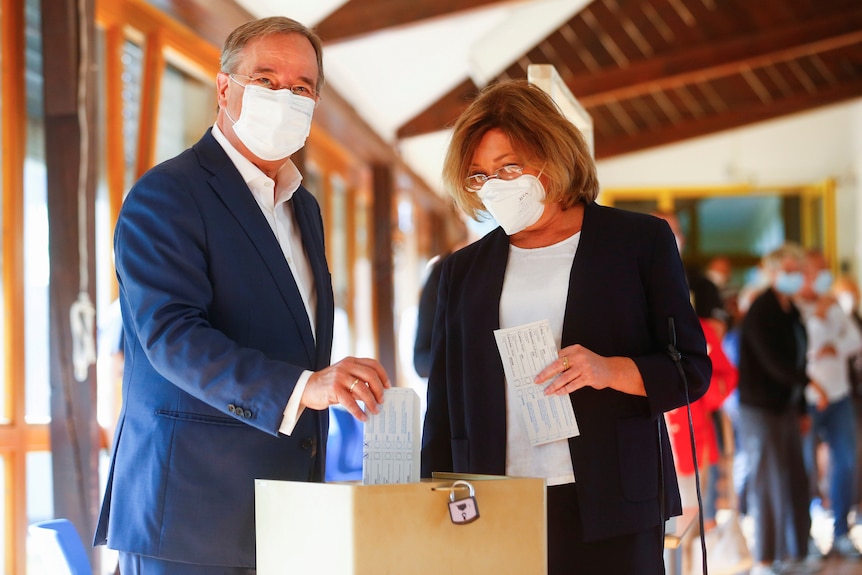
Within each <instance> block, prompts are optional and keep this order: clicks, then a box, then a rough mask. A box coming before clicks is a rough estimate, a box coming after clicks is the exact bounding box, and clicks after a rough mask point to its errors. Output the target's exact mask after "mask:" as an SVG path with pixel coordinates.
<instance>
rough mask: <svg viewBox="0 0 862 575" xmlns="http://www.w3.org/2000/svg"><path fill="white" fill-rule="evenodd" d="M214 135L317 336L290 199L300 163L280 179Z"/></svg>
mask: <svg viewBox="0 0 862 575" xmlns="http://www.w3.org/2000/svg"><path fill="white" fill-rule="evenodd" d="M212 135H213V137H214V138H215V140H216V142H218V143H219V145H221V147H222V148H223V149H224V151H225V153H226V154H227V155H228V158H230V160H231V162H232V163H233V165H234V166H236V169H237V170H238V171H239V173H240V175H241V176H242V179H243V180H244V181H245V183H246V185H248V188H249V190H251V193H252V195H253V196H254V199H255V201H257V205H258V207H260V211H261V213H262V214H263V216H264V217H265V218H266V221H267V222H268V223H269V227H270V229H271V230H272V233H273V235H275V239H276V241H278V245H279V246H280V247H281V251H282V253H283V254H284V259H285V260H286V261H287V265H288V266H289V267H290V272H291V273H292V274H293V278H294V280H296V285H297V287H298V288H299V293H300V295H301V296H302V303H303V304H304V305H305V311H306V313H307V314H308V321H309V323H310V324H311V333H312V335H314V336H315V337H316V333H315V331H316V330H315V319H316V314H315V310H316V309H317V291H316V289H315V286H314V275H313V274H312V271H311V264H310V263H309V262H308V255H307V254H306V252H305V249H304V248H303V246H302V235H301V234H300V231H299V226H298V225H297V224H296V218H295V216H294V213H293V205H292V204H290V203H288V202H289V201H290V199H291V198H292V197H293V194H294V193H295V192H296V190H297V189H299V184H300V183H301V182H302V174H300V173H299V170H298V169H297V167H296V165H294V163H293V162H291V161H290V159H287V160H286V161H285V162H284V164H282V166H281V167H280V168H279V169H278V173H277V174H276V178H277V179H276V181H273V180H272V178H270V177H268V176H267V175H266V174H264V173H263V172H262V171H261V169H260V168H258V167H257V166H255V165H254V164H252V163H251V161H249V160H248V158H246V157H245V156H243V155H242V154H240V153H239V151H238V150H237V149H236V148H234V147H233V145H232V144H231V143H230V141H228V139H227V138H226V137H225V135H224V134H223V133H222V131H221V130H220V129H219V127H218V125H214V126H213V128H212ZM311 375H312V372H311V371H308V370H306V371H303V372H302V375H301V376H300V377H299V380H298V381H297V382H296V387H294V389H293V393H292V394H291V396H290V400H289V401H288V402H287V406H286V407H285V409H284V419H283V420H282V422H281V426H280V427H279V429H278V430H279V431H280V432H281V433H283V434H285V435H290V434H291V433H292V432H293V428H294V427H295V426H296V422H297V420H298V419H299V416H300V415H301V413H302V410H301V409H300V408H301V405H300V403H301V400H302V393H303V392H304V391H305V386H306V384H307V383H308V379H309V378H310V377H311Z"/></svg>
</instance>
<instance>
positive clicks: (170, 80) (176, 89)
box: [156, 64, 216, 163]
mask: <svg viewBox="0 0 862 575" xmlns="http://www.w3.org/2000/svg"><path fill="white" fill-rule="evenodd" d="M159 102H160V103H159V120H158V130H156V163H158V162H161V161H164V160H167V159H168V158H172V157H174V156H176V155H177V154H179V153H180V152H182V151H183V150H185V149H186V148H188V147H189V146H191V145H192V144H194V143H195V142H197V141H198V140H199V139H200V137H201V136H202V135H203V134H204V132H205V131H206V129H207V128H209V127H210V126H211V125H212V124H213V122H214V121H215V110H216V100H215V82H214V81H212V82H204V81H201V80H200V79H198V78H196V77H194V76H192V75H190V74H186V73H185V72H183V71H182V70H180V69H179V68H176V67H174V66H171V65H170V64H168V65H167V66H166V67H165V75H164V77H163V78H162V94H161V98H160V100H159Z"/></svg>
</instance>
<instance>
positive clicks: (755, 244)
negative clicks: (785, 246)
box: [697, 194, 786, 257]
mask: <svg viewBox="0 0 862 575" xmlns="http://www.w3.org/2000/svg"><path fill="white" fill-rule="evenodd" d="M783 204H784V202H783V201H782V197H781V196H778V195H772V194H769V195H752V196H741V197H715V198H707V199H704V200H701V201H699V202H698V206H697V212H698V222H699V237H698V245H699V246H700V251H701V254H704V255H710V256H713V255H728V256H757V257H760V256H762V255H764V254H766V253H767V252H769V251H771V250H772V249H774V248H777V247H778V246H780V245H781V244H782V243H783V242H784V240H785V237H786V234H785V218H784V213H783Z"/></svg>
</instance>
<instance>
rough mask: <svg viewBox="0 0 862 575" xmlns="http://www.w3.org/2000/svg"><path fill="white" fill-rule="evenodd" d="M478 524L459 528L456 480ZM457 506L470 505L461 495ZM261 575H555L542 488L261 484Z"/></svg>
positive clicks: (485, 483) (523, 483) (502, 480)
mask: <svg viewBox="0 0 862 575" xmlns="http://www.w3.org/2000/svg"><path fill="white" fill-rule="evenodd" d="M462 479H466V480H467V481H468V482H469V484H470V485H471V486H473V488H474V497H475V503H476V507H477V508H478V512H479V517H478V518H477V519H475V520H474V521H472V522H470V523H466V524H455V523H453V521H452V519H451V518H450V511H449V502H450V500H451V498H452V497H450V493H452V492H453V489H452V486H453V482H454V481H455V480H462ZM454 493H455V495H454V498H455V499H456V500H460V499H461V498H463V497H466V496H467V495H468V491H467V490H466V488H464V487H463V486H462V485H458V486H456V488H455V489H454ZM255 513H256V519H255V524H256V527H255V532H256V536H257V573H258V575H282V574H293V573H315V574H320V575H426V574H427V575H432V574H433V575H444V574H445V575H450V574H451V575H455V574H457V575H464V574H472V573H476V574H485V573H518V574H519V575H534V574H535V575H545V574H546V573H547V523H546V514H547V510H546V499H545V483H544V480H543V479H531V478H509V477H497V476H462V475H456V474H446V476H445V478H443V477H441V478H435V479H430V480H428V479H423V480H422V481H421V482H419V483H406V484H395V485H360V484H359V483H352V482H351V483H299V482H292V481H272V480H264V479H259V480H256V481H255Z"/></svg>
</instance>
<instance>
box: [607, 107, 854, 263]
mask: <svg viewBox="0 0 862 575" xmlns="http://www.w3.org/2000/svg"><path fill="white" fill-rule="evenodd" d="M598 173H599V181H600V182H601V186H602V188H618V187H656V186H671V187H677V186H691V185H696V186H721V185H732V184H752V185H758V186H770V185H775V186H779V185H781V186H785V185H799V184H811V183H819V182H822V181H824V180H826V179H827V178H832V179H834V180H835V182H836V204H837V208H836V211H837V214H836V218H837V227H838V257H839V260H840V261H842V262H847V263H848V264H849V265H850V266H851V269H852V270H853V271H854V273H855V274H856V276H857V280H858V279H859V274H860V270H862V234H860V233H857V232H856V230H857V229H860V228H862V201H860V200H859V196H860V192H862V177H860V174H862V98H860V99H856V100H852V101H851V102H849V103H845V104H836V105H833V106H828V107H825V108H822V109H820V110H816V111H813V112H807V113H804V114H796V115H793V116H788V117H785V118H782V119H779V120H772V121H769V122H763V123H760V124H757V125H755V126H751V127H746V128H739V129H734V130H728V131H726V132H722V133H720V134H716V135H712V136H708V137H703V138H696V139H692V140H688V141H686V142H684V143H680V144H673V145H668V146H661V147H657V148H654V149H651V150H646V151H642V152H637V153H634V154H627V155H624V156H618V157H615V158H612V159H608V160H602V161H599V162H598Z"/></svg>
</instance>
